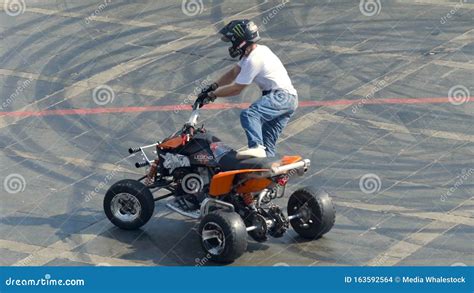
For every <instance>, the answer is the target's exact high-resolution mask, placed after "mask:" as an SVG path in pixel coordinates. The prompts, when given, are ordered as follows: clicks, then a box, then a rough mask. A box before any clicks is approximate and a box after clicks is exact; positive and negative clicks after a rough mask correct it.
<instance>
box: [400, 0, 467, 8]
mask: <svg viewBox="0 0 474 293" xmlns="http://www.w3.org/2000/svg"><path fill="white" fill-rule="evenodd" d="M460 1H463V0H460ZM396 2H398V3H403V4H410V5H416V4H418V5H437V6H449V7H455V6H456V5H459V1H449V0H414V1H413V0H397V1H396ZM462 7H463V8H467V9H474V3H462Z"/></svg>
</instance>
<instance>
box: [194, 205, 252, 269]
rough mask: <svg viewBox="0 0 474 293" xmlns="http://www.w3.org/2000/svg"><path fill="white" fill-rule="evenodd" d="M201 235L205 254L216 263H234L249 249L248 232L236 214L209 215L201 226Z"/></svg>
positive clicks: (215, 213)
mask: <svg viewBox="0 0 474 293" xmlns="http://www.w3.org/2000/svg"><path fill="white" fill-rule="evenodd" d="M199 235H200V236H201V245H202V248H203V249H204V252H205V253H206V254H207V257H208V258H210V260H212V261H215V262H221V263H228V262H232V261H234V260H235V259H237V258H238V257H239V256H241V255H242V254H243V253H244V252H245V250H246V249H247V230H246V227H245V224H244V221H243V220H242V218H241V217H240V216H239V214H237V213H235V212H225V211H215V212H211V213H209V214H207V215H206V216H204V218H203V219H202V220H201V223H200V225H199Z"/></svg>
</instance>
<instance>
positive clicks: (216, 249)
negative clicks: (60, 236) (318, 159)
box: [104, 101, 336, 262]
mask: <svg viewBox="0 0 474 293" xmlns="http://www.w3.org/2000/svg"><path fill="white" fill-rule="evenodd" d="M200 107H202V103H199V102H198V101H196V103H194V105H193V111H192V114H191V117H190V119H189V121H188V122H187V123H185V125H184V127H183V128H182V129H181V130H179V131H177V132H176V133H174V134H173V135H171V136H170V137H168V138H166V139H165V140H163V141H161V142H157V143H155V144H151V145H146V146H142V147H137V148H130V149H129V152H130V153H131V154H133V153H141V154H142V156H143V158H144V161H143V162H138V163H136V164H135V166H136V167H137V168H141V167H145V166H148V171H147V172H146V175H144V176H143V177H141V178H139V179H138V180H131V179H125V180H121V181H118V182H116V183H115V184H113V185H112V186H111V187H110V188H109V190H108V191H107V193H106V195H105V198H104V210H105V214H106V215H107V217H108V218H109V220H110V221H111V222H112V223H113V224H115V225H116V226H118V227H119V228H122V229H128V230H131V229H138V228H139V227H141V226H143V225H144V224H146V223H147V222H148V221H149V220H150V218H151V216H152V214H153V210H154V207H155V201H159V200H162V199H164V198H167V197H173V200H170V201H168V203H167V204H166V206H167V207H168V208H169V209H171V210H173V211H175V212H177V213H179V214H181V215H184V216H186V217H190V218H194V219H200V225H199V235H200V238H201V244H202V248H203V249H204V251H205V253H206V255H207V257H208V258H209V259H210V260H212V261H215V262H232V261H234V260H235V259H236V258H238V257H239V256H241V255H242V254H243V253H244V252H245V250H246V248H247V234H249V235H250V236H251V237H252V238H253V239H254V240H256V241H258V242H263V241H265V240H267V238H268V235H270V236H272V237H281V236H283V234H284V233H285V232H286V231H287V229H288V228H289V226H290V225H291V226H292V227H293V229H294V230H295V231H296V233H298V234H299V235H300V236H301V237H303V238H306V239H316V238H319V237H321V236H322V235H324V234H325V233H327V232H329V230H331V228H332V227H333V225H334V221H335V216H336V213H335V209H334V206H333V204H332V201H331V198H330V196H329V195H328V194H327V193H326V192H324V191H315V190H313V189H312V188H310V187H305V188H301V189H298V190H296V191H295V192H293V194H292V195H291V196H290V197H289V200H288V205H287V214H285V213H284V212H283V210H282V208H280V207H279V206H278V205H276V204H275V203H274V200H275V199H277V198H281V197H283V196H284V192H285V186H286V184H287V182H288V180H289V179H291V177H293V176H296V175H300V176H301V175H303V174H304V173H305V172H306V171H307V169H308V168H309V165H310V160H308V159H302V158H301V157H300V156H284V157H283V158H281V159H279V160H274V159H267V158H264V159H261V158H249V159H244V160H240V159H237V157H236V151H235V150H233V149H232V148H230V147H228V146H226V145H225V144H223V143H222V142H221V141H220V140H219V139H218V138H217V137H215V136H213V135H212V134H211V133H210V132H208V131H207V130H206V129H204V126H202V127H197V126H196V125H197V119H198V117H199V109H200ZM150 150H152V154H153V156H154V159H150V157H151V155H150ZM147 153H148V154H147ZM157 191H167V194H164V195H161V196H156V197H155V196H153V194H154V193H156V192H157Z"/></svg>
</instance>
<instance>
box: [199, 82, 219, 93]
mask: <svg viewBox="0 0 474 293" xmlns="http://www.w3.org/2000/svg"><path fill="white" fill-rule="evenodd" d="M218 87H219V85H218V84H217V82H213V83H211V84H210V85H207V86H205V87H204V88H203V89H202V90H201V94H206V93H210V92H213V91H215V90H216V89H217V88H218Z"/></svg>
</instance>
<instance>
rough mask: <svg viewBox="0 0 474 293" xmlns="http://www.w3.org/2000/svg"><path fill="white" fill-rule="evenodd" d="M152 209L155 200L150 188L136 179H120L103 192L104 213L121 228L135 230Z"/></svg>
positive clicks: (148, 216) (144, 220)
mask: <svg viewBox="0 0 474 293" xmlns="http://www.w3.org/2000/svg"><path fill="white" fill-rule="evenodd" d="M154 209H155V201H154V200H153V195H152V194H151V192H150V190H149V189H148V187H146V186H145V185H144V184H143V183H141V182H139V181H136V180H131V179H125V180H120V181H118V182H117V183H115V184H114V185H112V186H111V187H110V188H109V190H107V193H106V194H105V198H104V211H105V215H106V216H107V218H109V220H110V221H111V222H112V223H113V224H114V225H115V226H117V227H119V228H121V229H125V230H135V229H138V228H140V227H141V226H143V225H145V224H146V223H147V222H148V220H150V218H151V216H152V215H153V210H154Z"/></svg>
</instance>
